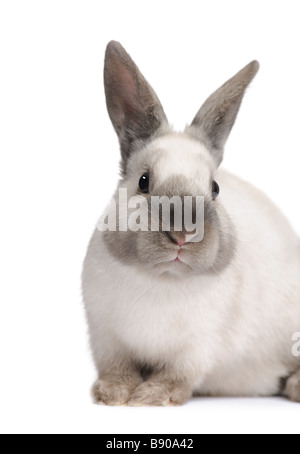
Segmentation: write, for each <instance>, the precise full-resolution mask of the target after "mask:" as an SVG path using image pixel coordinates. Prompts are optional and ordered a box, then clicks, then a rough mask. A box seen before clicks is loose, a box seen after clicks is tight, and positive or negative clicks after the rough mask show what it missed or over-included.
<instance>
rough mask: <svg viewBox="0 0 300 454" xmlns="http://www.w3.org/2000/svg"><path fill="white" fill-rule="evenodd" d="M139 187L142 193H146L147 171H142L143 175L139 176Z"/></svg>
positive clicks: (147, 187)
mask: <svg viewBox="0 0 300 454" xmlns="http://www.w3.org/2000/svg"><path fill="white" fill-rule="evenodd" d="M139 188H140V190H141V191H142V193H143V194H147V193H148V192H149V173H144V175H142V176H141V178H140V182H139Z"/></svg>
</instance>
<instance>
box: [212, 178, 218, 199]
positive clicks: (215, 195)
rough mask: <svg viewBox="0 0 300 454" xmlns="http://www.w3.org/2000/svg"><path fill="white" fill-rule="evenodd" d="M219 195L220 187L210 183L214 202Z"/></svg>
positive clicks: (215, 183) (214, 182)
mask: <svg viewBox="0 0 300 454" xmlns="http://www.w3.org/2000/svg"><path fill="white" fill-rule="evenodd" d="M219 194H220V187H219V185H218V183H217V182H216V181H213V182H212V198H213V200H216V198H217V197H218V195H219Z"/></svg>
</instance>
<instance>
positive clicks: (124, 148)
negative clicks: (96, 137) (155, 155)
mask: <svg viewBox="0 0 300 454" xmlns="http://www.w3.org/2000/svg"><path fill="white" fill-rule="evenodd" d="M104 85H105V94H106V103H107V109H108V113H109V116H110V119H111V121H112V124H113V126H114V128H115V131H116V133H117V135H118V137H119V142H120V147H121V155H122V169H123V172H124V173H126V163H127V160H128V157H129V156H130V154H131V153H132V152H133V151H136V150H138V149H139V148H142V147H143V146H144V145H145V144H147V143H149V141H151V140H152V139H153V138H155V137H157V136H159V135H160V133H163V131H164V130H165V129H167V128H168V120H167V117H166V115H165V113H164V110H163V108H162V105H161V103H160V101H159V99H158V97H157V95H156V93H155V92H154V90H153V89H152V87H151V86H150V85H149V83H148V82H147V81H146V79H145V78H144V77H143V75H142V74H141V72H140V70H139V69H138V67H137V66H136V64H135V63H134V62H133V60H132V59H131V57H130V56H129V55H128V53H127V52H126V51H125V49H124V48H123V47H122V46H121V44H120V43H118V42H116V41H111V42H110V43H109V44H108V46H107V49H106V54H105V66H104Z"/></svg>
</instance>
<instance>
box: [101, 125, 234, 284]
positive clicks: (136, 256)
mask: <svg viewBox="0 0 300 454" xmlns="http://www.w3.org/2000/svg"><path fill="white" fill-rule="evenodd" d="M215 172H216V166H215V164H214V161H213V158H212V156H211V154H210V152H209V151H208V150H207V149H206V148H205V146H203V145H202V144H201V143H200V142H199V141H197V140H195V139H193V138H191V137H189V136H188V135H187V134H176V133H169V134H166V135H164V136H162V137H160V138H158V139H156V140H154V141H153V142H151V143H150V144H149V145H147V146H145V147H144V148H143V149H142V150H139V151H138V152H137V153H135V154H133V155H132V157H131V158H130V160H129V162H128V172H127V174H126V175H125V176H124V179H123V180H122V181H121V183H120V187H121V188H126V189H127V195H128V200H129V199H131V198H133V197H135V196H137V195H140V196H142V197H143V198H145V200H147V206H148V212H147V216H148V218H147V224H148V229H147V231H140V230H139V231H131V230H130V228H129V227H128V229H127V231H126V232H124V231H122V232H120V231H118V229H117V231H116V232H106V233H105V239H106V243H107V245H108V247H109V249H110V252H111V253H112V254H113V255H114V256H115V257H116V258H118V259H119V260H120V261H122V262H124V263H126V264H132V265H134V266H138V267H144V268H145V269H148V270H149V272H150V271H151V272H155V273H159V274H171V275H176V276H177V275H180V276H183V275H186V274H194V273H195V274H199V273H203V272H206V271H209V270H214V271H216V272H217V271H219V270H220V269H222V268H223V267H224V266H226V265H227V264H228V263H229V262H230V259H231V257H232V254H233V251H234V235H233V232H232V229H231V226H230V223H229V220H228V217H227V216H226V213H225V212H224V210H223V208H222V205H221V198H222V196H221V195H220V198H219V197H217V195H218V194H217V193H215V192H214V191H215V186H214V184H213V183H214V181H215ZM144 175H146V176H147V182H146V184H147V186H145V184H144V185H143V184H142V190H141V187H140V186H141V185H140V182H141V177H143V176H144ZM174 196H175V197H179V198H180V199H181V200H184V197H186V196H188V197H193V199H194V200H195V198H196V197H197V196H198V197H199V196H201V197H203V199H204V219H203V218H201V219H200V221H201V222H204V225H203V227H204V235H203V238H202V237H201V238H200V239H201V241H200V240H197V239H196V240H197V241H196V240H195V241H194V240H193V235H190V236H188V232H187V231H186V230H185V228H184V222H182V229H181V230H176V231H175V230H174V227H175V226H174V215H173V216H172V210H170V211H169V214H171V219H170V229H168V230H166V231H165V230H163V226H162V222H161V221H162V219H161V218H162V214H163V213H162V210H160V213H159V220H160V222H159V231H153V229H152V227H153V226H152V224H151V215H152V214H153V213H152V204H151V201H152V200H153V198H154V199H155V198H157V197H160V198H161V197H167V198H168V199H172V198H173V197H174ZM116 202H117V205H118V211H119V208H120V207H119V198H118V193H117V194H116ZM121 203H122V202H121ZM194 208H195V206H194ZM127 211H128V210H127ZM183 211H184V210H183ZM128 213H129V214H128V216H129V215H130V213H131V212H130V210H129V212H128ZM192 217H193V218H194V220H195V214H194V216H192ZM127 226H128V223H127ZM189 238H191V239H192V241H190V240H189Z"/></svg>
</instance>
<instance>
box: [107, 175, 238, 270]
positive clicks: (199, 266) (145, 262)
mask: <svg viewBox="0 0 300 454" xmlns="http://www.w3.org/2000/svg"><path fill="white" fill-rule="evenodd" d="M151 195H154V196H162V195H166V196H168V197H172V196H174V195H179V196H181V197H184V196H186V195H192V196H195V195H201V194H199V193H198V194H194V193H193V190H191V188H190V187H189V182H188V180H187V179H186V178H185V177H183V176H173V177H170V179H169V180H167V181H166V182H165V183H164V185H163V186H160V187H159V188H156V189H155V190H153V192H151ZM146 198H147V200H148V206H149V216H148V221H149V231H147V232H143V231H138V232H132V231H130V230H128V231H126V232H120V231H118V230H119V229H118V228H117V231H116V232H111V231H107V232H105V233H104V240H105V243H106V245H107V247H108V249H109V251H110V253H111V254H112V255H113V256H114V257H115V258H116V259H117V260H119V261H120V262H121V263H124V264H127V265H134V266H138V267H142V268H145V270H147V272H154V273H156V274H164V273H168V270H169V268H170V265H169V263H168V257H169V256H170V254H171V253H173V252H174V251H177V250H178V246H177V245H176V244H175V243H174V242H173V241H172V239H171V238H170V237H169V236H168V235H166V233H165V232H163V231H162V226H161V224H160V230H159V231H158V232H153V231H151V230H150V227H151V224H150V222H151V215H150V212H151V206H150V204H149V201H150V195H149V196H146ZM204 221H205V222H204V238H203V240H202V241H200V242H197V243H188V244H186V245H184V246H183V248H184V249H185V250H186V252H187V256H188V260H189V263H188V264H182V265H181V276H185V275H191V274H199V273H207V272H214V273H217V274H218V273H220V272H222V271H223V270H224V269H225V268H227V266H228V265H229V264H230V263H231V261H232V259H233V258H234V256H235V251H236V235H235V231H234V229H233V226H232V224H231V221H230V219H229V217H228V216H227V213H226V212H225V210H224V209H223V208H222V206H221V205H220V204H219V203H218V201H215V202H213V201H212V200H210V199H209V198H206V199H205V214H204ZM117 224H118V220H117ZM171 225H172V224H171ZM172 231H173V230H172V227H171V233H172ZM176 233H178V232H176ZM184 233H185V232H184Z"/></svg>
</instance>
